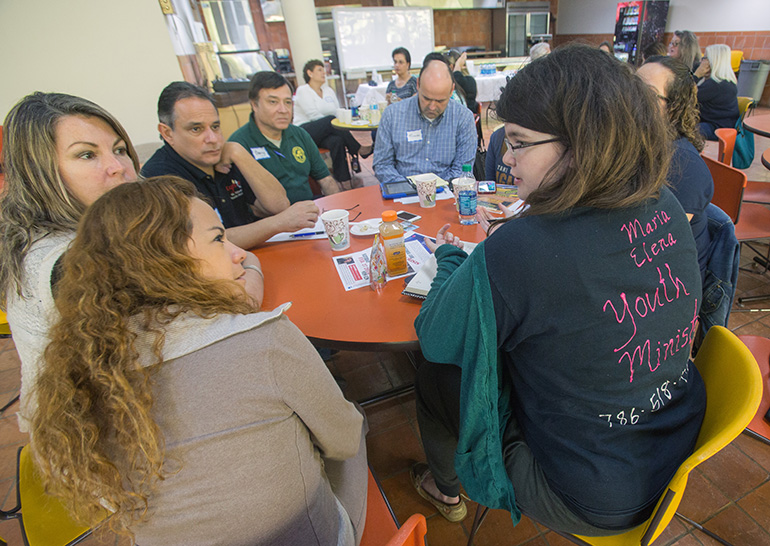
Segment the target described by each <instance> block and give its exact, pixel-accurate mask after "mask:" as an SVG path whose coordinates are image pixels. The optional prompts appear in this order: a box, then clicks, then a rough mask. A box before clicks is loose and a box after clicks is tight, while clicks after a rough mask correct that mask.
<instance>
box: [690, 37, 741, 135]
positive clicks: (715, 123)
mask: <svg viewBox="0 0 770 546" xmlns="http://www.w3.org/2000/svg"><path fill="white" fill-rule="evenodd" d="M730 57H731V55H730V48H729V47H728V46H726V45H725V44H714V45H710V46H708V47H707V48H706V55H705V56H704V57H703V59H701V63H700V65H699V66H698V69H697V70H695V78H696V80H698V107H699V108H700V124H699V125H698V127H699V129H700V132H701V134H703V136H704V137H706V140H717V135H716V133H715V132H714V131H715V130H716V129H719V128H728V129H732V128H733V127H735V124H736V123H738V118H739V117H740V110H739V109H738V80H737V79H736V78H735V72H733V68H732V65H731V64H730Z"/></svg>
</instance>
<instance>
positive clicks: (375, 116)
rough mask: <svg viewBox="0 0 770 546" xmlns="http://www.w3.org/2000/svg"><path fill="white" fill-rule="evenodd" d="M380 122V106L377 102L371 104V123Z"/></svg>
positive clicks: (377, 123)
mask: <svg viewBox="0 0 770 546" xmlns="http://www.w3.org/2000/svg"><path fill="white" fill-rule="evenodd" d="M379 124H380V107H379V105H377V103H372V104H370V105H369V125H379Z"/></svg>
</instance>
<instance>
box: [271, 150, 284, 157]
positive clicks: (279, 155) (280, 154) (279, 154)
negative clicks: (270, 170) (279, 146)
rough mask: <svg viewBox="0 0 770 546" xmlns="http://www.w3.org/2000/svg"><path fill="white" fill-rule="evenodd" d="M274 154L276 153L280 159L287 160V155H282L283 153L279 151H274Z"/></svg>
mask: <svg viewBox="0 0 770 546" xmlns="http://www.w3.org/2000/svg"><path fill="white" fill-rule="evenodd" d="M273 152H274V153H275V155H277V156H278V157H282V158H284V159H286V156H285V155H283V154H282V153H281V152H279V151H278V150H273Z"/></svg>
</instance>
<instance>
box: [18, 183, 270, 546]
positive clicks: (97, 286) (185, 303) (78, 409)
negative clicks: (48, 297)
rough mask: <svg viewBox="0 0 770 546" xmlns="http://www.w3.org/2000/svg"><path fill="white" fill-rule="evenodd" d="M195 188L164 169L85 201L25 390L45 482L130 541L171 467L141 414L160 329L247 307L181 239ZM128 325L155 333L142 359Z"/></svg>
mask: <svg viewBox="0 0 770 546" xmlns="http://www.w3.org/2000/svg"><path fill="white" fill-rule="evenodd" d="M196 196H197V192H196V191H195V188H194V186H193V185H192V184H190V183H189V182H186V181H184V180H182V179H180V178H177V177H173V176H165V177H157V178H151V179H148V180H146V181H138V182H129V183H126V184H122V185H120V186H117V187H116V188H114V189H112V190H110V191H109V192H107V193H106V194H105V195H103V196H102V197H101V198H99V199H98V200H97V201H96V202H95V203H94V204H93V205H91V206H90V207H89V208H88V210H87V211H86V212H85V214H84V215H83V218H82V221H81V222H80V225H79V227H78V231H77V235H76V237H75V240H74V241H73V243H72V246H71V247H70V249H69V250H68V251H67V253H66V254H65V257H64V262H63V276H62V278H61V280H60V281H59V282H58V283H57V285H56V292H57V293H56V307H57V309H58V311H59V313H60V319H59V321H58V322H57V323H56V325H55V326H54V327H53V328H52V330H51V342H50V344H49V345H48V348H47V349H46V351H45V356H44V359H45V360H44V366H43V369H42V370H41V373H40V376H39V379H38V381H37V384H36V387H35V388H36V394H37V399H38V401H39V406H38V409H37V411H36V412H35V414H34V415H33V418H32V428H31V433H32V439H33V440H32V449H33V453H34V455H35V460H36V462H37V464H38V467H39V469H40V472H41V474H42V476H43V479H44V481H45V484H46V487H47V489H48V491H49V492H50V493H52V494H53V495H56V496H58V497H60V498H61V499H62V500H63V502H64V503H65V505H66V506H67V507H68V509H69V510H70V512H71V513H72V515H73V517H74V518H75V519H76V520H77V521H79V522H81V523H83V524H85V525H89V526H93V525H96V524H98V523H99V521H100V520H101V519H102V518H103V517H104V508H103V506H109V507H110V508H111V509H112V510H113V512H112V514H111V517H110V518H109V522H108V526H107V527H108V528H109V529H111V530H112V531H114V532H117V533H120V534H124V535H128V536H130V537H131V538H132V539H133V533H132V532H131V530H130V529H131V526H132V524H133V523H135V522H136V521H140V520H142V519H143V518H144V517H145V515H146V512H147V508H148V505H149V502H150V500H149V499H150V497H151V495H152V493H153V491H154V490H155V486H156V484H157V482H158V480H162V479H164V478H165V477H166V476H167V475H169V474H170V472H171V470H170V468H169V464H168V462H167V461H166V459H165V456H164V452H165V449H164V442H163V433H162V431H161V430H159V428H158V425H157V423H156V422H155V419H154V418H153V414H152V406H153V393H152V372H151V370H152V369H156V368H157V366H158V365H161V364H162V363H163V358H162V353H161V352H162V348H163V344H164V341H165V327H166V326H167V325H168V324H169V323H171V322H172V321H173V320H174V319H175V318H176V317H178V316H179V315H181V314H183V313H192V314H194V315H197V316H200V317H205V318H210V317H213V316H216V315H221V314H247V313H251V312H254V311H255V309H254V307H253V306H252V305H251V304H250V303H249V302H248V299H247V297H246V295H245V292H244V291H243V289H242V287H240V285H237V283H234V282H233V281H222V280H217V281H213V280H207V279H204V278H202V277H201V276H200V274H199V266H198V261H197V260H196V259H195V258H193V257H191V256H190V254H189V252H188V246H187V245H188V241H189V238H190V234H191V232H192V225H191V221H190V206H191V199H193V198H195V197H196ZM137 329H139V330H143V331H148V332H150V334H151V335H154V340H153V344H152V355H151V356H152V357H153V364H152V366H151V367H149V368H148V367H145V366H143V365H142V364H141V363H140V360H139V357H140V354H139V349H138V348H137V346H136V338H137V333H136V330H137ZM144 362H145V363H146V358H145V360H144ZM182 463H183V461H182Z"/></svg>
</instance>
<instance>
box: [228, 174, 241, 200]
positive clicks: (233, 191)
mask: <svg viewBox="0 0 770 546" xmlns="http://www.w3.org/2000/svg"><path fill="white" fill-rule="evenodd" d="M225 190H227V193H229V194H230V199H231V200H235V199H238V198H239V197H241V196H242V195H243V188H242V187H241V183H240V182H238V181H237V180H233V179H232V178H231V179H230V183H229V184H227V185H226V186H225Z"/></svg>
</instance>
